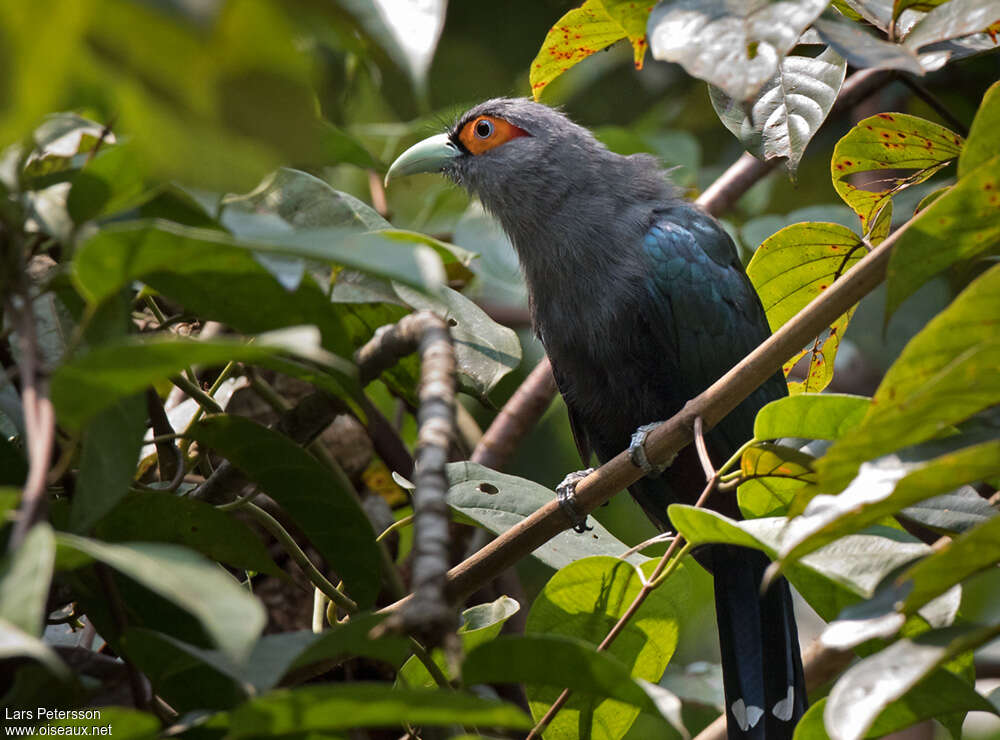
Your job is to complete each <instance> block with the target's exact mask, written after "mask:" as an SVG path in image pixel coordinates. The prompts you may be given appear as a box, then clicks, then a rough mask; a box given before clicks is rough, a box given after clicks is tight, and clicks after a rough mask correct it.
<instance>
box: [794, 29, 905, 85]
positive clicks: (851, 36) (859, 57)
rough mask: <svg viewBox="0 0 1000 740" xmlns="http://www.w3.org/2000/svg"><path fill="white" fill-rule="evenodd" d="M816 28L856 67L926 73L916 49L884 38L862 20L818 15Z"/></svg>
mask: <svg viewBox="0 0 1000 740" xmlns="http://www.w3.org/2000/svg"><path fill="white" fill-rule="evenodd" d="M813 28H815V29H816V30H817V31H818V32H819V35H820V38H822V39H823V41H824V42H825V43H827V44H829V45H830V47H831V48H833V49H834V50H836V52H837V53H838V54H840V55H841V56H842V57H844V59H846V60H847V62H848V63H849V64H850V65H852V66H854V67H859V68H865V67H870V68H874V69H899V70H902V71H904V72H910V73H911V74H915V75H923V74H924V68H923V66H922V65H921V63H920V60H919V59H918V58H917V55H916V54H915V53H914V52H913V51H911V50H910V49H908V48H907V47H905V46H902V45H900V44H894V43H892V42H890V41H883V40H882V39H880V38H878V37H877V36H874V35H872V34H870V33H868V32H867V31H865V30H864V29H863V27H862V26H861V25H860V24H858V23H853V22H848V21H842V20H835V19H833V18H817V19H816V22H815V23H813Z"/></svg>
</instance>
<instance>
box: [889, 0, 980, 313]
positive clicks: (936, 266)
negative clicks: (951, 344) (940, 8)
mask: <svg viewBox="0 0 1000 740" xmlns="http://www.w3.org/2000/svg"><path fill="white" fill-rule="evenodd" d="M952 2H954V0H952ZM998 97H1000V96H998ZM998 215H1000V155H998V156H995V157H993V158H992V159H990V160H989V161H988V162H986V163H985V164H983V165H982V166H980V167H978V168H976V169H975V170H973V171H972V172H970V173H968V174H967V175H965V176H964V177H962V178H960V179H959V181H958V182H957V183H956V184H955V185H954V186H952V187H951V188H949V189H948V192H946V193H944V194H943V195H942V196H941V197H940V198H938V199H937V200H935V201H934V202H933V203H931V204H930V205H929V206H927V208H925V209H924V210H923V211H921V212H920V215H918V216H917V217H916V219H915V220H914V221H913V223H911V224H910V226H909V228H907V229H906V231H904V232H903V233H902V234H900V236H899V239H898V240H897V242H896V246H895V248H894V249H893V250H892V256H891V257H890V258H889V269H888V275H887V278H886V280H887V281H888V284H889V295H888V297H887V299H886V306H885V315H886V320H887V321H888V319H889V317H890V316H892V314H893V313H895V311H896V309H898V308H899V306H900V304H902V303H903V301H905V300H906V299H907V298H909V297H910V296H911V295H913V293H914V291H916V290H917V288H919V287H920V286H921V285H923V284H924V283H926V282H927V281H928V280H930V279H931V278H932V277H933V276H934V275H937V274H938V273H940V272H942V271H944V270H946V269H947V268H948V267H950V266H951V265H953V264H955V263H956V262H965V261H969V260H973V259H975V258H976V257H979V256H980V255H984V254H988V253H990V252H991V251H992V250H994V249H995V248H996V247H997V245H998V244H1000V219H998Z"/></svg>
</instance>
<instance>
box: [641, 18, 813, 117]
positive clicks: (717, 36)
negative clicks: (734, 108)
mask: <svg viewBox="0 0 1000 740" xmlns="http://www.w3.org/2000/svg"><path fill="white" fill-rule="evenodd" d="M826 5H827V2H826V0H785V1H782V2H764V3H755V4H738V3H737V4H734V3H728V2H724V0H712V1H711V2H701V1H699V0H667V1H666V2H661V3H659V4H658V5H656V7H655V8H654V9H653V12H652V13H651V14H650V16H649V26H648V35H649V46H650V49H651V50H652V52H653V57H654V58H655V59H659V60H661V61H667V62H677V63H679V64H681V65H682V66H683V67H684V69H686V70H687V71H688V73H689V74H691V75H693V76H694V77H698V78H700V79H703V80H705V81H706V82H709V83H711V84H713V85H715V86H716V87H718V88H719V89H721V90H722V91H723V92H724V93H725V94H726V95H728V96H729V97H730V98H733V99H734V100H737V101H740V100H748V99H750V98H751V97H753V96H754V95H755V94H756V93H757V91H758V90H760V88H761V87H762V86H763V85H764V84H765V83H766V82H767V81H768V80H770V79H771V78H772V77H773V76H774V74H775V72H776V70H777V68H778V65H779V64H780V63H781V59H782V58H783V57H784V56H785V54H787V53H788V52H789V51H790V50H791V49H792V47H793V46H795V44H796V42H797V41H798V39H799V36H801V35H802V32H803V31H804V30H805V29H806V27H807V26H808V25H809V24H810V23H812V22H813V21H814V20H815V19H816V17H817V16H818V15H819V14H820V13H821V12H823V9H824V8H825V7H826Z"/></svg>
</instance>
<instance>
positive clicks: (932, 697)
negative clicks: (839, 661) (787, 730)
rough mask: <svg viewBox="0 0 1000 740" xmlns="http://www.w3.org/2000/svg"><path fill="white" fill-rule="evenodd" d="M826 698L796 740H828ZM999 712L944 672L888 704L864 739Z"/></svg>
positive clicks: (808, 716)
mask: <svg viewBox="0 0 1000 740" xmlns="http://www.w3.org/2000/svg"><path fill="white" fill-rule="evenodd" d="M826 704H827V698H826V697H823V698H822V699H820V700H819V701H818V702H816V703H815V704H813V705H812V706H811V707H809V709H808V710H807V711H806V713H805V715H803V717H802V719H800V720H799V724H798V725H797V726H796V727H795V740H827V738H829V737H830V736H829V735H828V734H827V732H826V728H825V727H824V726H823V713H824V711H825V710H826ZM966 711H980V712H983V711H988V712H991V713H993V714H995V713H996V710H995V709H993V708H992V707H991V705H990V704H989V702H988V701H986V700H985V699H984V698H983V697H982V696H980V695H979V694H977V693H976V691H975V689H973V688H972V687H971V686H969V684H968V683H966V682H965V681H963V680H962V679H961V678H959V677H958V676H956V675H955V674H954V673H950V672H948V671H946V670H943V669H938V670H936V671H934V672H933V673H931V674H930V675H929V676H927V677H926V678H924V679H923V680H921V681H920V682H919V683H918V684H916V685H915V686H914V687H913V688H911V689H910V690H909V691H907V692H906V693H905V694H904V695H903V696H902V697H900V698H899V699H896V700H895V701H894V702H892V703H891V704H889V705H888V706H887V707H886V708H885V709H884V710H882V713H881V714H879V716H878V718H877V719H876V720H875V721H874V722H873V723H872V726H871V729H869V730H868V732H867V733H866V734H865V737H871V738H876V737H884V736H885V735H887V734H889V733H891V732H898V731H899V730H903V729H905V728H907V727H911V726H912V725H915V724H917V723H918V722H921V721H923V720H928V719H941V718H942V717H944V716H945V715H947V714H950V713H952V712H963V713H964V712H966Z"/></svg>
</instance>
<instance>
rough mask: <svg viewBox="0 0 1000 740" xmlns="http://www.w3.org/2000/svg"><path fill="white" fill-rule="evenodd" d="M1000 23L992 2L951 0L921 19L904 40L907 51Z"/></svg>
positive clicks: (998, 12)
mask: <svg viewBox="0 0 1000 740" xmlns="http://www.w3.org/2000/svg"><path fill="white" fill-rule="evenodd" d="M997 21H1000V10H998V9H997V6H996V3H995V2H993V0H950V2H947V3H943V4H941V5H939V6H938V7H936V8H934V9H933V10H931V11H930V12H929V13H928V14H927V15H925V16H924V17H923V18H921V19H920V20H919V21H918V22H917V23H916V24H915V25H914V26H913V28H912V29H910V32H909V33H908V34H906V38H904V39H903V45H904V46H907V47H909V48H910V49H913V50H917V49H921V48H923V47H925V46H927V45H928V44H936V43H938V42H941V41H948V40H949V39H954V38H958V37H960V36H969V35H971V34H974V33H980V32H982V31H985V30H986V29H987V28H989V26H990V25H992V24H993V23H996V22H997Z"/></svg>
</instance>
